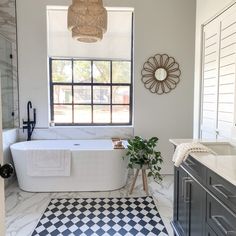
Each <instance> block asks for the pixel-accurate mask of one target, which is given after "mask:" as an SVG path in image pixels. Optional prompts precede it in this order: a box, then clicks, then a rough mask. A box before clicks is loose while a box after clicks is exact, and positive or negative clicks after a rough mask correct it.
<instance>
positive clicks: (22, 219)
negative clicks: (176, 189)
mask: <svg viewBox="0 0 236 236" xmlns="http://www.w3.org/2000/svg"><path fill="white" fill-rule="evenodd" d="M141 179H142V178H141V176H139V178H138V180H137V183H136V186H135V189H134V191H133V193H132V195H129V187H130V184H131V182H132V176H131V177H129V179H128V182H127V185H126V186H125V187H124V188H122V189H119V190H115V191H110V192H60V193H30V192H24V191H22V190H20V189H19V187H18V185H17V182H14V183H12V184H11V185H9V186H8V187H7V189H6V230H7V231H6V236H30V235H31V233H32V231H33V230H34V228H35V227H36V225H37V223H38V221H39V219H40V217H41V216H42V214H43V212H44V211H45V209H46V207H47V205H48V204H49V202H50V199H51V198H87V197H93V198H96V197H128V196H133V197H135V196H137V197H140V196H145V192H144V191H143V189H142V180H141ZM149 193H150V195H151V196H153V198H154V201H155V203H156V206H157V208H158V210H159V212H160V215H161V217H162V219H163V222H164V224H165V226H166V228H167V231H168V233H169V235H170V236H173V231H172V229H171V226H170V221H171V219H172V212H173V176H172V175H166V176H164V179H163V182H162V183H161V184H157V183H155V182H152V181H149Z"/></svg>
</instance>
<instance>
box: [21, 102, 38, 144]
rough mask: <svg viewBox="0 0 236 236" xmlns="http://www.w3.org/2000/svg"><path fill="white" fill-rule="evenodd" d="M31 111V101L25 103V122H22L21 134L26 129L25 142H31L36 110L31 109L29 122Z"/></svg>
mask: <svg viewBox="0 0 236 236" xmlns="http://www.w3.org/2000/svg"><path fill="white" fill-rule="evenodd" d="M31 109H32V103H31V101H28V103H27V121H24V120H23V132H24V130H25V129H27V141H30V140H31V136H32V133H33V131H34V128H35V124H36V109H35V108H34V109H33V121H31V120H30V110H31Z"/></svg>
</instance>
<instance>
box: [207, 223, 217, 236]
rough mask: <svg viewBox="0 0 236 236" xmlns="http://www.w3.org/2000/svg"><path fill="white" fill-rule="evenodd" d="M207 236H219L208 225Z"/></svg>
mask: <svg viewBox="0 0 236 236" xmlns="http://www.w3.org/2000/svg"><path fill="white" fill-rule="evenodd" d="M205 232H206V233H205V236H217V234H216V233H215V232H214V231H213V230H212V229H211V227H210V226H209V225H208V224H206V231H205Z"/></svg>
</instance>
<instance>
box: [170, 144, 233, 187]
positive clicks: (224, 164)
mask: <svg viewBox="0 0 236 236" xmlns="http://www.w3.org/2000/svg"><path fill="white" fill-rule="evenodd" d="M169 141H170V142H171V143H172V144H174V145H179V144H181V143H188V142H193V141H199V142H201V143H202V144H204V142H207V143H211V142H218V143H221V144H222V143H228V141H216V140H198V139H170V140H169ZM191 156H192V157H193V158H194V159H196V160H197V161H198V162H200V163H201V164H203V165H204V166H206V167H207V168H209V169H210V170H212V171H214V172H215V173H216V174H218V175H219V176H221V177H223V178H224V179H225V180H227V181H228V182H230V183H232V184H233V185H235V186H236V155H213V154H209V153H193V154H191Z"/></svg>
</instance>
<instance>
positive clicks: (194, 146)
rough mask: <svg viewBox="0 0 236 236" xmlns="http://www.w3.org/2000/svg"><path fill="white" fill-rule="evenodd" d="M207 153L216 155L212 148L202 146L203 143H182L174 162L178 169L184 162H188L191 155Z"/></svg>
mask: <svg viewBox="0 0 236 236" xmlns="http://www.w3.org/2000/svg"><path fill="white" fill-rule="evenodd" d="M196 152H206V153H212V154H215V152H213V151H212V150H211V149H210V148H208V147H206V146H204V145H202V144H201V143H197V142H193V143H182V144H179V145H178V146H177V147H176V149H175V152H174V155H173V162H174V163H175V164H174V165H175V166H176V167H179V166H180V165H181V163H182V162H183V161H186V159H187V158H188V156H189V154H190V153H196Z"/></svg>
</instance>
